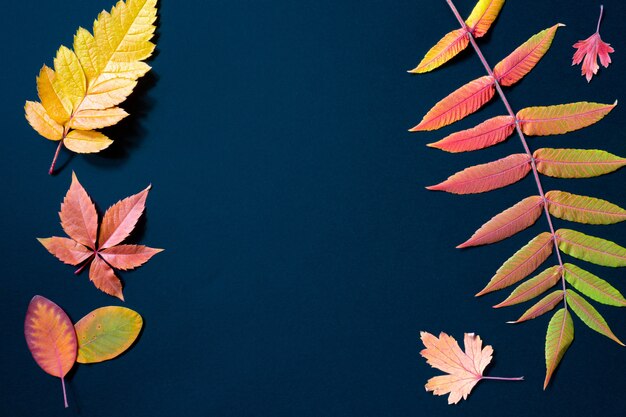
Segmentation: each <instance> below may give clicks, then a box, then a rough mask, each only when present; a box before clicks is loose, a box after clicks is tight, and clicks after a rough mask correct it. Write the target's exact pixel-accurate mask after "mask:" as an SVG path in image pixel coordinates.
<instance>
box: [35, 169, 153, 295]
mask: <svg viewBox="0 0 626 417" xmlns="http://www.w3.org/2000/svg"><path fill="white" fill-rule="evenodd" d="M149 190H150V186H148V188H146V189H145V190H143V191H141V192H139V193H138V194H135V195H132V196H130V197H127V198H125V199H124V200H121V201H118V202H117V203H115V204H114V205H113V206H111V207H110V208H109V209H108V210H107V211H106V212H105V213H104V217H103V218H102V223H101V224H100V230H98V213H97V212H96V207H95V206H94V204H93V202H92V201H91V199H90V198H89V195H87V192H86V191H85V189H84V188H83V187H82V185H81V184H80V183H79V182H78V179H77V178H76V175H75V174H74V173H72V183H71V185H70V189H69V190H68V192H67V194H66V195H65V199H64V200H63V203H62V204H61V211H60V212H59V216H60V218H61V226H62V227H63V230H64V231H65V233H67V235H68V236H69V239H68V238H65V237H56V236H55V237H50V238H45V239H38V240H39V242H40V243H41V244H42V245H43V246H44V247H45V248H46V249H47V250H48V251H49V252H50V253H51V254H53V255H54V256H56V257H57V258H58V259H59V260H61V261H63V262H64V263H66V264H69V265H74V266H76V265H79V264H82V265H81V266H80V268H79V269H78V270H77V271H76V273H79V272H80V271H82V270H83V269H85V268H86V267H87V266H89V267H90V268H89V279H90V280H91V281H92V282H93V283H94V285H95V286H96V287H97V288H98V289H100V290H101V291H103V292H105V293H107V294H109V295H112V296H115V297H117V298H119V299H120V300H124V296H123V295H122V283H121V282H120V280H119V278H117V277H116V276H115V273H114V272H113V268H115V269H120V270H128V269H134V268H137V267H139V266H141V265H143V264H144V263H146V262H147V261H148V260H149V259H150V258H152V257H153V256H154V255H156V254H157V253H159V252H161V251H162V250H163V249H154V248H149V247H147V246H143V245H123V244H120V243H121V242H122V241H123V240H124V239H126V238H127V237H128V236H129V235H130V233H131V232H132V231H133V229H134V228H135V226H136V224H137V221H138V220H139V218H140V217H141V215H142V213H143V211H144V208H145V203H146V198H147V197H148V191H149Z"/></svg>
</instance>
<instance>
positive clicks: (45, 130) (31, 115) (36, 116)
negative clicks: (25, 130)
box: [24, 101, 63, 140]
mask: <svg viewBox="0 0 626 417" xmlns="http://www.w3.org/2000/svg"><path fill="white" fill-rule="evenodd" d="M24 110H25V111H26V120H28V123H30V125H31V126H32V127H33V129H35V130H36V131H37V133H39V134H40V135H41V136H43V137H44V138H46V139H50V140H61V139H62V138H63V126H61V125H60V124H58V123H57V122H56V121H54V120H53V119H52V117H50V115H49V114H48V112H46V109H44V108H43V106H42V105H41V103H38V102H36V101H27V102H26V106H24Z"/></svg>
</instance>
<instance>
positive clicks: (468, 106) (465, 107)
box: [410, 75, 495, 132]
mask: <svg viewBox="0 0 626 417" xmlns="http://www.w3.org/2000/svg"><path fill="white" fill-rule="evenodd" d="M494 85H495V81H494V79H493V77H491V76H489V75H485V76H483V77H480V78H477V79H475V80H474V81H470V82H469V83H467V84H465V85H464V86H462V87H460V88H458V89H456V90H455V91H453V92H452V93H450V94H449V95H448V96H447V97H445V98H444V99H443V100H441V101H440V102H438V103H437V104H435V105H434V106H433V108H432V109H430V110H429V111H428V113H426V115H425V116H424V118H423V119H422V121H421V122H420V123H419V124H418V125H417V126H415V127H413V128H412V129H410V132H417V131H423V130H436V129H439V128H442V127H444V126H447V125H449V124H451V123H454V122H456V121H457V120H461V119H462V118H464V117H465V116H467V115H470V114H472V113H474V112H475V111H476V110H478V109H480V108H481V107H482V106H483V105H484V104H485V103H487V102H488V101H489V100H491V99H492V98H493V96H494V94H495V87H494Z"/></svg>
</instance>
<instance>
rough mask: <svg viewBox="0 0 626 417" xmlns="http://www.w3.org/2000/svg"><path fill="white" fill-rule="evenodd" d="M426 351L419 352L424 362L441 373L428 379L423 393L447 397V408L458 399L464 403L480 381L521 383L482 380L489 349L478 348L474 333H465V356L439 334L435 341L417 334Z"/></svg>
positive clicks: (449, 338)
mask: <svg viewBox="0 0 626 417" xmlns="http://www.w3.org/2000/svg"><path fill="white" fill-rule="evenodd" d="M420 336H421V339H422V342H423V343H424V346H425V347H426V349H423V350H422V351H421V352H420V355H422V356H423V357H424V358H426V362H427V363H428V364H429V365H430V366H432V367H433V368H437V369H439V370H440V371H443V372H445V373H446V374H447V375H439V376H435V377H433V378H430V379H429V380H428V382H427V383H426V386H425V387H426V391H432V392H433V394H434V395H446V394H450V395H449V396H448V404H457V403H458V402H459V401H461V399H464V400H466V399H467V396H468V395H469V394H470V392H471V391H472V389H473V388H474V386H476V384H478V382H479V381H481V380H483V379H494V380H502V381H521V380H523V379H524V377H518V378H502V377H490V376H484V375H483V372H484V370H485V368H486V367H487V365H489V363H490V362H491V358H492V355H493V348H492V347H491V346H485V347H482V343H483V342H482V340H481V339H480V336H478V335H475V334H474V333H465V337H464V343H465V352H463V351H462V350H461V348H460V347H459V344H458V343H457V341H456V340H455V339H454V338H453V337H452V336H448V335H447V334H445V333H443V332H441V333H440V334H439V337H436V336H434V335H432V334H430V333H428V332H421V333H420Z"/></svg>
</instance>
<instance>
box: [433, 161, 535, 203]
mask: <svg viewBox="0 0 626 417" xmlns="http://www.w3.org/2000/svg"><path fill="white" fill-rule="evenodd" d="M529 171H530V157H529V156H528V155H526V154H523V153H518V154H513V155H509V156H507V157H506V158H502V159H498V160H497V161H493V162H488V163H486V164H481V165H475V166H473V167H469V168H465V169H464V170H463V171H460V172H457V173H456V174H454V175H452V176H451V177H450V178H448V179H447V180H445V181H444V182H442V183H440V184H437V185H432V186H430V187H426V188H427V189H428V190H434V191H447V192H449V193H453V194H473V193H482V192H485V191H491V190H495V189H496V188H501V187H506V186H507V185H509V184H513V183H514V182H517V181H519V180H521V179H522V178H524V177H525V176H526V174H528V172H529Z"/></svg>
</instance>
